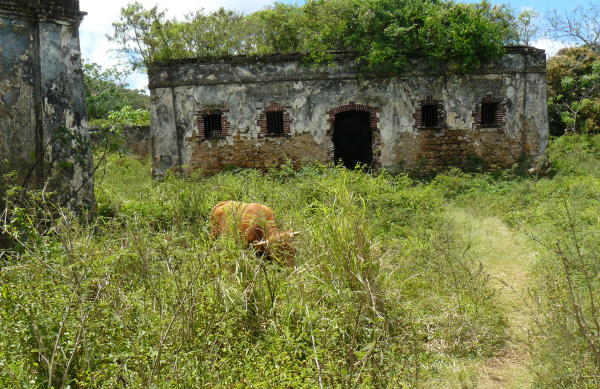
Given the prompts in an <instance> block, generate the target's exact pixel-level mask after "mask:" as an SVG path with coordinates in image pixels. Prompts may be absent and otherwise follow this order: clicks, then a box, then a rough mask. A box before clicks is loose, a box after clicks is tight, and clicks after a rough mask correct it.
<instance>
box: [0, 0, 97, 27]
mask: <svg viewBox="0 0 600 389" xmlns="http://www.w3.org/2000/svg"><path fill="white" fill-rule="evenodd" d="M85 15H86V13H85V12H81V11H79V1H78V0H0V16H3V17H9V18H16V19H26V20H40V21H56V22H66V23H77V24H79V23H81V21H82V20H83V18H84V16H85Z"/></svg>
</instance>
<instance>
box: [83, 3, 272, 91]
mask: <svg viewBox="0 0 600 389" xmlns="http://www.w3.org/2000/svg"><path fill="white" fill-rule="evenodd" d="M132 1H133V0H132ZM137 1H139V2H140V3H142V4H143V5H144V7H146V8H150V7H153V6H154V5H158V7H159V8H161V9H166V10H167V11H168V15H169V16H170V17H178V18H182V17H183V16H184V15H185V14H187V13H190V12H193V11H196V10H198V9H201V8H204V9H205V10H209V11H210V10H215V9H217V8H219V7H224V8H228V9H235V10H238V11H242V12H245V13H249V12H253V11H257V10H259V9H262V8H264V7H265V6H267V5H269V4H272V3H273V2H274V0H205V1H202V2H201V3H200V2H194V1H184V0H137ZM79 3H80V8H81V10H82V11H83V12H87V16H86V17H85V18H84V19H83V23H82V24H81V28H80V36H81V50H82V53H83V58H84V59H85V60H87V61H91V62H96V63H98V64H100V65H102V66H103V67H109V66H115V65H120V64H122V62H123V60H122V59H121V58H120V57H119V56H118V54H117V53H116V52H115V50H116V49H117V46H116V45H115V44H113V43H112V42H109V41H108V39H107V38H106V34H110V33H111V32H112V25H111V23H112V22H114V21H116V20H118V18H119V14H120V12H121V8H122V7H124V6H125V5H126V4H127V3H128V1H123V0H100V1H99V0H80V1H79ZM129 83H130V86H131V87H132V88H136V89H145V88H146V87H147V85H148V80H147V78H146V76H145V74H141V73H140V74H134V75H132V76H131V77H130V79H129Z"/></svg>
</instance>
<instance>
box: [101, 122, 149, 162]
mask: <svg viewBox="0 0 600 389" xmlns="http://www.w3.org/2000/svg"><path fill="white" fill-rule="evenodd" d="M101 131H102V130H101V129H99V128H97V127H92V128H90V140H91V142H92V143H93V144H95V145H100V147H102V143H101V142H102V140H103V138H102V135H101ZM121 135H122V137H123V149H125V151H127V152H130V153H132V154H134V155H137V156H138V157H142V158H145V157H147V156H149V155H151V154H152V138H151V137H150V126H127V127H125V128H123V130H122V134H121Z"/></svg>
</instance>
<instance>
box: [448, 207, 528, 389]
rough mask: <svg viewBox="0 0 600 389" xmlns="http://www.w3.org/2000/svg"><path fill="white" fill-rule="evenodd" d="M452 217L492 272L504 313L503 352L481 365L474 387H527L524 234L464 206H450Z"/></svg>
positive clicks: (526, 254)
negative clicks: (506, 327) (506, 337)
mask: <svg viewBox="0 0 600 389" xmlns="http://www.w3.org/2000/svg"><path fill="white" fill-rule="evenodd" d="M452 215H453V217H455V219H456V220H457V221H458V222H459V224H460V225H462V226H464V233H465V234H466V235H467V236H469V237H470V238H471V241H472V244H473V250H474V251H475V253H476V254H477V255H478V256H479V258H480V259H481V262H482V264H483V266H484V267H485V268H486V269H487V271H488V273H489V274H490V275H491V276H492V280H493V283H494V285H495V286H496V287H497V288H498V290H499V292H500V303H501V304H503V306H504V308H505V309H506V312H507V316H508V325H509V340H508V343H507V346H506V349H505V350H504V353H503V354H502V355H501V356H499V357H497V358H494V359H491V360H489V361H487V363H485V365H483V366H482V367H481V370H480V372H481V374H480V376H479V379H478V382H477V384H476V386H475V387H476V388H478V389H496V388H503V389H504V388H509V389H513V388H514V389H516V388H519V389H524V388H528V387H530V382H531V379H530V376H529V373H528V369H527V366H528V364H529V361H530V356H529V352H528V347H527V329H528V325H529V322H528V316H527V315H526V312H525V310H526V301H527V296H526V292H527V291H526V287H527V282H528V280H529V274H528V269H529V266H530V264H531V263H532V261H533V260H534V258H535V255H536V254H535V251H534V249H533V248H532V247H531V246H532V245H531V243H530V242H528V240H527V238H526V237H524V236H522V235H521V234H519V233H516V232H514V231H511V229H509V228H508V227H507V226H506V225H505V224H504V223H503V222H502V221H501V220H500V219H498V218H490V217H481V216H477V215H474V214H472V213H470V212H468V211H464V210H453V211H452Z"/></svg>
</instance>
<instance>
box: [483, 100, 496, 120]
mask: <svg viewBox="0 0 600 389" xmlns="http://www.w3.org/2000/svg"><path fill="white" fill-rule="evenodd" d="M481 124H482V125H489V126H494V125H496V124H498V103H482V104H481Z"/></svg>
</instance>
